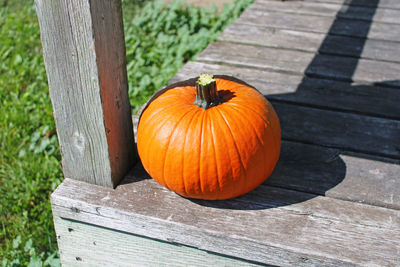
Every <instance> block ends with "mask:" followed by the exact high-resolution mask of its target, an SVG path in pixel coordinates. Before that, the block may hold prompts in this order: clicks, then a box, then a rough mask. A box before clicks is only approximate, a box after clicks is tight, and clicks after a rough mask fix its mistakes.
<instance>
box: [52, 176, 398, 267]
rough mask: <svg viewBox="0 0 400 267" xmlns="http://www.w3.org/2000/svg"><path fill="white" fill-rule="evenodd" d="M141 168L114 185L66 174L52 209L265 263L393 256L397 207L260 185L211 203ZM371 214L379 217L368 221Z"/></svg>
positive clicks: (392, 262)
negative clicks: (188, 195)
mask: <svg viewBox="0 0 400 267" xmlns="http://www.w3.org/2000/svg"><path fill="white" fill-rule="evenodd" d="M135 173H136V174H135ZM140 173H141V171H140V170H136V171H134V172H133V173H131V176H132V177H131V178H130V179H131V181H126V182H125V183H124V184H122V185H121V186H119V187H117V189H116V190H110V189H107V188H102V187H98V186H93V185H87V184H85V183H82V182H79V181H74V180H70V179H66V180H65V181H64V182H63V184H62V185H61V186H60V187H59V188H58V189H57V190H56V191H55V193H53V195H52V206H53V212H54V214H55V215H56V216H59V217H62V218H67V219H72V220H76V221H80V222H84V223H90V224H94V225H98V226H102V227H106V228H111V229H114V230H118V231H124V232H127V233H131V234H135V235H142V236H147V237H149V238H154V239H158V240H160V241H164V242H169V243H177V244H185V245H186V246H191V247H194V248H198V249H201V250H207V251H211V252H214V253H219V254H224V255H228V256H235V257H239V258H242V259H246V260H250V261H256V262H262V263H265V264H276V265H281V266H309V265H327V266H329V265H346V264H347V265H354V264H358V265H364V266H365V265H385V266H396V265H398V264H400V262H399V259H400V254H399V253H400V251H399V250H398V247H399V246H400V243H399V240H400V231H399V226H398V225H399V221H398V220H399V211H395V210H390V209H384V208H380V207H374V206H369V205H364V204H359V203H354V202H348V201H342V200H336V199H332V198H326V197H322V196H319V197H314V198H313V195H307V194H305V193H300V192H296V191H290V192H287V191H286V192H284V193H282V192H283V191H285V190H284V189H277V188H270V187H267V186H262V187H259V188H258V189H257V190H255V191H253V192H252V193H250V194H248V195H246V198H238V199H235V200H230V201H221V202H218V204H217V206H215V204H214V203H216V202H211V203H209V202H203V203H197V202H193V201H191V200H190V199H185V198H182V197H179V196H177V195H176V194H174V193H171V192H169V191H167V190H166V189H164V188H162V187H161V186H160V185H158V184H156V183H155V182H154V181H153V180H151V179H144V180H141V179H142V178H143V176H141V174H140ZM274 192H275V193H274ZM290 195H291V196H293V197H292V198H290V199H289V198H288V196H290ZM268 196H271V199H274V202H273V203H269V202H268V198H269V197H268ZM279 196H281V198H279ZM265 197H266V198H265ZM252 199H253V200H252ZM306 199H308V200H306ZM288 200H289V201H290V200H292V201H293V203H292V205H287V203H288ZM279 201H282V202H281V205H279V206H277V205H276V203H277V202H279ZM257 203H258V204H257ZM269 205H270V208H268V206H269ZM271 205H272V206H271ZM371 218H374V219H373V220H371ZM364 219H365V223H360V221H359V220H361V221H363V220H364ZM376 220H378V221H385V224H383V225H379V226H376V224H374V223H372V224H370V222H371V221H376Z"/></svg>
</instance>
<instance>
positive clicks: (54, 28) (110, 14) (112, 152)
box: [35, 0, 134, 187]
mask: <svg viewBox="0 0 400 267" xmlns="http://www.w3.org/2000/svg"><path fill="white" fill-rule="evenodd" d="M35 2H36V9H37V14H38V18H39V24H40V31H41V39H42V44H43V54H44V60H45V65H46V71H47V77H48V80H49V87H50V96H51V99H52V103H53V109H54V117H55V121H56V125H57V133H58V138H59V142H60V147H61V153H62V167H63V171H64V175H65V177H69V178H73V179H78V180H82V181H87V182H90V183H94V184H99V185H103V186H108V187H112V186H115V185H116V184H117V183H118V181H119V180H120V179H121V178H122V177H123V176H124V175H125V174H126V172H127V171H128V170H129V169H130V167H131V166H132V165H133V163H134V137H133V131H132V122H131V120H130V117H131V111H130V104H129V99H128V88H127V75H126V67H125V65H126V64H125V44H124V34H123V25H122V13H121V1H120V0H112V1H108V0H98V1H97V0H96V1H89V0H84V1H69V0H36V1H35Z"/></svg>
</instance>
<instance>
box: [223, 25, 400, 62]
mask: <svg viewBox="0 0 400 267" xmlns="http://www.w3.org/2000/svg"><path fill="white" fill-rule="evenodd" d="M218 40H220V41H228V42H235V43H242V44H253V45H261V46H267V47H275V48H286V49H293V50H301V51H306V52H313V53H316V52H318V53H323V54H332V55H342V56H351V57H357V58H365V59H372V60H384V61H393V62H400V45H399V44H398V43H396V42H389V41H383V40H371V39H369V40H366V39H362V38H353V37H348V36H339V35H325V34H322V33H313V32H299V31H292V30H285V29H276V28H269V27H264V26H256V25H246V24H238V23H235V24H231V25H229V26H228V27H227V28H226V29H225V30H224V32H223V33H222V34H221V36H220V37H219V38H218Z"/></svg>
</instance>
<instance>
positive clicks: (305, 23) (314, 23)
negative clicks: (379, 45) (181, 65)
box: [236, 9, 400, 42]
mask: <svg viewBox="0 0 400 267" xmlns="http://www.w3.org/2000/svg"><path fill="white" fill-rule="evenodd" d="M333 22H335V23H333ZM236 23H240V24H249V25H259V26H266V25H267V26H269V27H272V28H277V29H287V30H297V31H308V32H317V33H324V34H325V33H327V32H329V34H335V35H343V36H350V37H352V36H353V37H360V38H366V37H367V38H368V39H378V40H387V41H397V42H399V41H400V27H399V25H398V24H391V23H378V22H374V23H372V24H371V23H370V22H369V21H363V20H351V19H344V18H337V19H335V18H333V17H320V16H310V15H304V14H288V13H281V12H275V11H259V10H250V9H248V10H245V11H244V12H243V13H242V15H241V16H240V18H239V19H238V20H237V21H236ZM366 34H368V35H366Z"/></svg>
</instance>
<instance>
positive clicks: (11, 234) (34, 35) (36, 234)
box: [0, 0, 252, 266]
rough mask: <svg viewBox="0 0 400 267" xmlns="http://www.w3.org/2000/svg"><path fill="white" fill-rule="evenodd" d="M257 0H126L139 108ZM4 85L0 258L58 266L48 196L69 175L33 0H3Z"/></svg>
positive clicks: (132, 88)
mask: <svg viewBox="0 0 400 267" xmlns="http://www.w3.org/2000/svg"><path fill="white" fill-rule="evenodd" d="M251 2H252V0H242V1H235V3H234V4H231V5H227V6H225V8H224V9H223V10H222V11H221V12H220V13H218V12H217V9H216V8H215V7H211V8H199V7H194V6H190V5H183V4H181V3H173V4H171V5H168V6H166V5H165V4H163V3H161V2H152V1H146V2H145V1H138V0H137V1H133V0H131V1H123V11H124V25H125V38H126V52H127V62H128V64H127V69H128V79H129V96H130V101H131V105H132V110H133V112H134V113H135V112H136V111H137V110H138V108H139V107H140V105H141V104H143V103H144V102H145V100H146V99H147V98H148V97H149V96H150V95H151V94H152V93H153V92H154V91H155V90H157V89H158V88H160V87H162V86H164V85H166V84H167V82H168V80H169V79H170V78H172V76H173V75H174V74H175V73H176V72H177V70H178V69H179V68H181V67H182V66H183V64H184V62H186V61H188V60H191V59H193V58H194V57H195V56H196V55H197V54H198V53H199V52H201V51H202V50H203V49H204V48H205V47H206V46H207V44H208V43H210V42H212V41H213V40H215V39H216V38H217V36H218V35H219V34H220V33H221V31H222V30H223V29H224V28H225V27H226V26H227V25H228V24H230V23H232V22H233V21H234V20H235V19H236V18H237V17H238V16H239V15H240V13H241V12H242V11H243V10H244V9H245V8H246V7H247V6H248V5H249V4H250V3H251ZM194 75H195V74H194ZM0 88H1V89H0V105H1V106H0V107H1V108H0V129H1V131H0V194H1V198H0V202H1V203H0V222H1V231H0V259H2V265H3V266H20V265H23V266H25V265H29V266H58V265H59V259H58V252H57V244H56V239H55V233H54V229H53V222H52V215H51V209H50V203H49V196H50V193H51V192H52V191H53V190H54V189H55V188H56V187H57V185H58V184H60V183H61V182H62V180H63V174H62V171H61V168H60V164H59V162H60V150H59V146H58V142H57V136H56V133H55V125H54V120H53V116H52V107H51V102H50V99H49V94H48V86H47V78H46V71H45V68H44V63H43V58H42V51H41V44H40V34H39V26H38V22H37V19H36V13H35V6H34V3H33V1H27V0H9V1H7V0H0Z"/></svg>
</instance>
